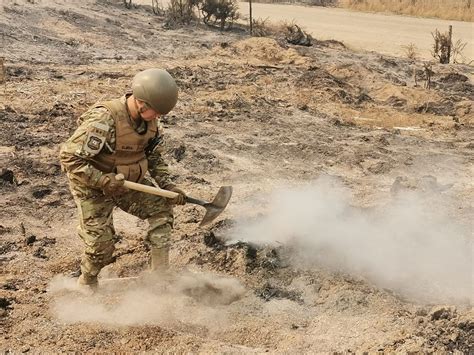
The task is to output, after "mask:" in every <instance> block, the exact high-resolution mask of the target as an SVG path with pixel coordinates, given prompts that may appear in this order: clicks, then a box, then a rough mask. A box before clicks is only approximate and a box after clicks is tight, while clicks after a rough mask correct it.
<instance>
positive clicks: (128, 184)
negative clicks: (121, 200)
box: [123, 180, 178, 198]
mask: <svg viewBox="0 0 474 355" xmlns="http://www.w3.org/2000/svg"><path fill="white" fill-rule="evenodd" d="M123 186H125V187H126V188H128V189H130V190H135V191H141V192H146V193H147V194H152V195H158V196H163V197H168V198H175V197H176V196H178V193H177V192H173V191H168V190H163V189H160V188H158V187H153V186H148V185H143V184H137V183H136V182H131V181H127V180H125V181H124V183H123Z"/></svg>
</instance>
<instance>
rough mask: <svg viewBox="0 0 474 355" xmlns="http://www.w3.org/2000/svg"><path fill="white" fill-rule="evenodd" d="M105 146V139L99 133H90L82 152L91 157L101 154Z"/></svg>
mask: <svg viewBox="0 0 474 355" xmlns="http://www.w3.org/2000/svg"><path fill="white" fill-rule="evenodd" d="M104 144H105V137H104V136H102V135H101V134H97V132H89V134H88V135H87V138H86V140H85V141H84V146H83V148H82V150H83V151H84V152H85V153H86V154H87V155H89V156H94V155H97V154H99V152H100V151H101V150H102V147H103V146H104Z"/></svg>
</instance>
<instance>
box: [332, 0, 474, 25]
mask: <svg viewBox="0 0 474 355" xmlns="http://www.w3.org/2000/svg"><path fill="white" fill-rule="evenodd" d="M340 5H341V6H342V7H346V8H350V9H354V10H359V11H373V12H393V13H396V14H403V15H411V16H420V17H437V18H442V19H447V20H460V21H474V1H473V0H341V1H340Z"/></svg>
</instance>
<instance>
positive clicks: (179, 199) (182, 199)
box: [166, 186, 186, 205]
mask: <svg viewBox="0 0 474 355" xmlns="http://www.w3.org/2000/svg"><path fill="white" fill-rule="evenodd" d="M166 190H169V191H173V192H176V193H177V194H178V196H176V197H175V198H173V199H171V203H172V204H174V205H184V204H185V203H186V192H184V191H183V190H181V189H180V188H178V187H176V186H169V187H167V188H166Z"/></svg>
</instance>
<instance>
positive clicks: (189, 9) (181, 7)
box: [165, 0, 196, 26]
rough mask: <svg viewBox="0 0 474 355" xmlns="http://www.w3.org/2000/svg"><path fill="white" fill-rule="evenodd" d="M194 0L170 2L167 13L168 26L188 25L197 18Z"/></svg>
mask: <svg viewBox="0 0 474 355" xmlns="http://www.w3.org/2000/svg"><path fill="white" fill-rule="evenodd" d="M195 5H196V4H195V3H194V2H193V1H192V0H170V2H169V3H168V8H167V9H166V11H165V17H166V24H167V25H168V26H173V25H177V24H181V25H187V24H189V23H191V21H193V20H194V19H195V18H196V15H195V13H194V6H195Z"/></svg>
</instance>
